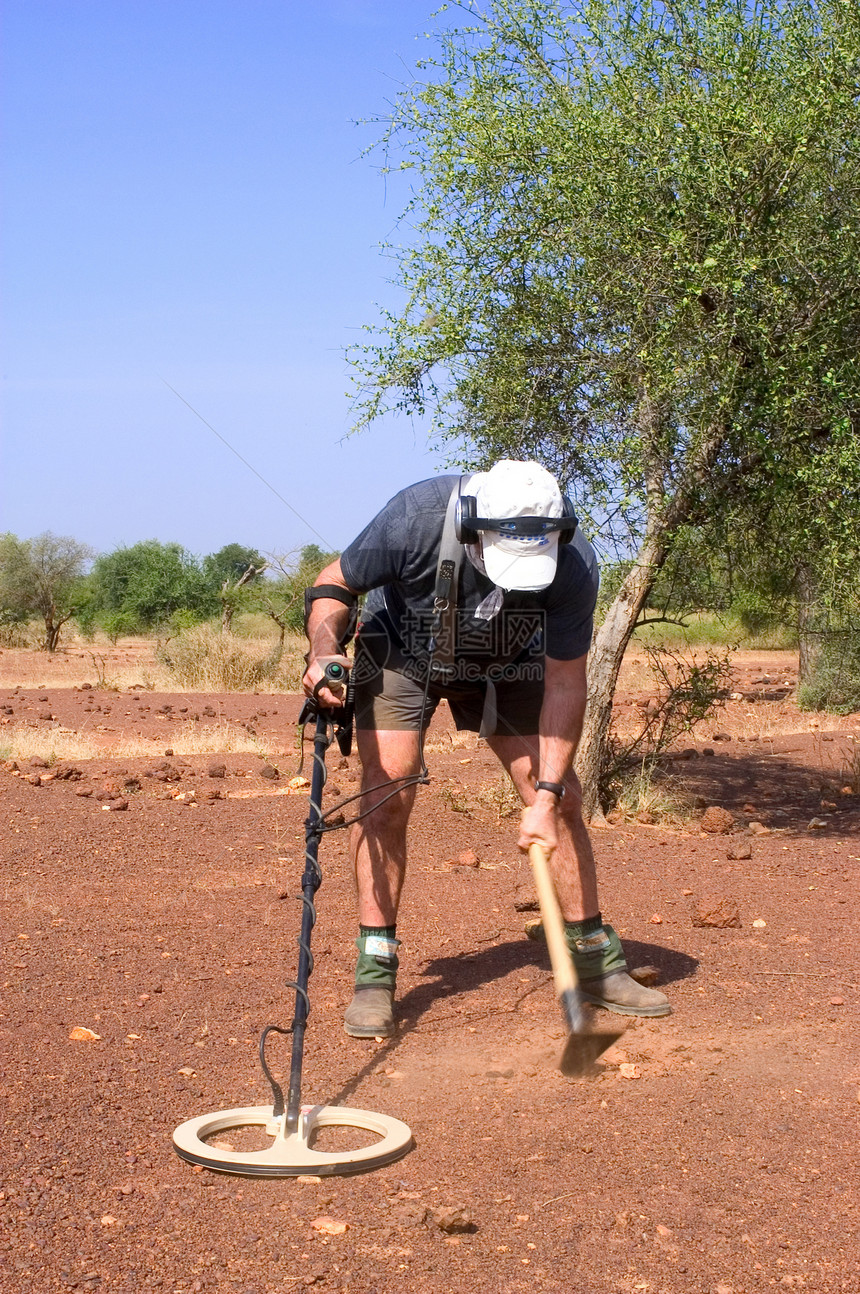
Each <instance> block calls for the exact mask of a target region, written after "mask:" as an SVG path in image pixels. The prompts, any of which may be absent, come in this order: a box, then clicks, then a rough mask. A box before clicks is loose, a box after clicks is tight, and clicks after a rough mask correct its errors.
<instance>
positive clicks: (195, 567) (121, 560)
mask: <svg viewBox="0 0 860 1294" xmlns="http://www.w3.org/2000/svg"><path fill="white" fill-rule="evenodd" d="M92 590H93V593H92V597H93V606H94V607H95V608H96V610H97V613H98V614H99V615H100V616H108V617H110V616H116V615H118V614H121V615H122V616H123V617H125V619H124V620H123V621H122V623H123V624H124V625H125V626H132V625H133V626H134V627H135V628H137V629H154V628H160V627H162V626H164V625H166V624H167V623H168V622H169V621H170V619H171V617H173V616H175V615H176V614H177V613H178V612H186V613H188V616H190V618H191V619H192V620H203V619H206V617H207V616H211V615H214V614H215V612H216V611H217V610H218V596H217V593H216V592H215V590H214V588H213V583H212V581H211V580H210V579H208V578H207V576H206V574H205V573H204V571H203V569H202V568H201V566H200V563H199V562H198V561H197V560H196V559H195V558H194V557H193V556H192V555H191V554H190V553H187V552H186V551H185V549H184V548H182V547H181V545H179V544H162V543H159V542H158V540H156V539H147V540H143V541H142V542H141V543H138V544H133V545H132V546H131V547H130V548H117V549H116V550H115V551H114V552H112V553H105V554H103V555H102V556H101V557H98V558H97V559H96V561H95V563H94V565H93V571H92ZM186 618H187V617H186ZM114 623H115V622H114ZM127 631H128V629H127V628H126V629H125V630H124V632H127Z"/></svg>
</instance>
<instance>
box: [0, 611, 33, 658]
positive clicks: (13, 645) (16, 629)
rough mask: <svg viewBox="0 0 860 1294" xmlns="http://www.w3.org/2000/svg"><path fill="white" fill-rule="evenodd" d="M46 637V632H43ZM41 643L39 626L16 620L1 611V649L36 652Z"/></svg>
mask: <svg viewBox="0 0 860 1294" xmlns="http://www.w3.org/2000/svg"><path fill="white" fill-rule="evenodd" d="M42 635H43V636H44V630H43V631H42ZM39 643H40V637H39V633H38V626H37V625H34V624H32V623H27V622H26V621H21V620H16V619H15V618H14V617H9V616H8V615H7V614H6V613H5V612H3V611H0V647H2V648H4V649H5V650H7V651H8V650H12V651H14V650H19V651H20V650H30V651H35V650H36V649H37V648H38V646H39Z"/></svg>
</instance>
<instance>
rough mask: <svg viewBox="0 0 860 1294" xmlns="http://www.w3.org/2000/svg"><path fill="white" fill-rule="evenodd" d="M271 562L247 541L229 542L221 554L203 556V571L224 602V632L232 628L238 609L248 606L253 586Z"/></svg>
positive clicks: (219, 552) (221, 601) (219, 598)
mask: <svg viewBox="0 0 860 1294" xmlns="http://www.w3.org/2000/svg"><path fill="white" fill-rule="evenodd" d="M267 565H268V563H267V561H266V559H265V557H263V556H261V554H260V553H258V552H257V550H256V548H246V547H245V546H244V545H243V544H225V546H224V547H223V548H219V550H218V552H217V553H210V554H209V556H208V557H204V558H203V573H204V575H205V576H206V578H207V579H208V580H209V581H210V583H211V584H212V587H213V590H214V591H215V592H216V593H217V596H218V601H219V602H220V603H221V632H222V633H230V632H231V631H232V628H233V618H234V616H235V615H236V612H237V611H238V610H239V609H240V608H241V607H242V606H243V605H247V601H248V594H249V592H250V588H251V585H252V584H253V583H254V582H255V581H256V580H258V579H259V578H260V576H261V575H262V574H263V572H264V571H265V570H266V567H267Z"/></svg>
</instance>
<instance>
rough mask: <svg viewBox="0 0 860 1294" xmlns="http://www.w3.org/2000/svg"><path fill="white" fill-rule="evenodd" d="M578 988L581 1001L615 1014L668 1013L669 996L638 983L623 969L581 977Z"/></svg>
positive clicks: (647, 1014)
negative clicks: (586, 977) (587, 977)
mask: <svg viewBox="0 0 860 1294" xmlns="http://www.w3.org/2000/svg"><path fill="white" fill-rule="evenodd" d="M579 990H580V994H581V996H582V999H583V1001H584V1002H591V1003H592V1004H593V1005H594V1006H603V1007H605V1008H606V1010H607V1011H614V1012H615V1014H616V1015H643V1016H658V1015H671V1014H672V1007H671V1005H670V1003H669V999H668V998H667V997H666V995H665V994H664V993H660V992H658V991H657V989H654V988H645V986H644V984H638V983H637V982H636V980H635V979H631V978H630V976H629V975H628V974H627V972H626V971H625V970H613V971H610V972H609V973H608V974H607V975H595V976H593V977H591V978H589V979H584V980H581V981H580V985H579Z"/></svg>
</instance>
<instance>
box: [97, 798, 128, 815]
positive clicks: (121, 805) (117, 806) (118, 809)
mask: <svg viewBox="0 0 860 1294" xmlns="http://www.w3.org/2000/svg"><path fill="white" fill-rule="evenodd" d="M102 808H103V809H109V810H110V812H111V813H123V812H124V811H125V810H126V809H127V808H128V800H111V802H110V804H103V805H102Z"/></svg>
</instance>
